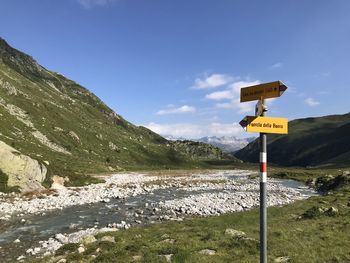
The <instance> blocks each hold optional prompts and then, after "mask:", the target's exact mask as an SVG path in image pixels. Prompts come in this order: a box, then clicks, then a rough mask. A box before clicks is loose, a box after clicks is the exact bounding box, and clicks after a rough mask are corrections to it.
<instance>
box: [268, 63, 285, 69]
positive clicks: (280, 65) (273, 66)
mask: <svg viewBox="0 0 350 263" xmlns="http://www.w3.org/2000/svg"><path fill="white" fill-rule="evenodd" d="M281 67H283V63H282V62H277V63H275V64H273V65H271V66H270V69H278V68H281Z"/></svg>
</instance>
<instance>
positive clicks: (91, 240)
mask: <svg viewBox="0 0 350 263" xmlns="http://www.w3.org/2000/svg"><path fill="white" fill-rule="evenodd" d="M95 241H96V238H95V237H94V236H93V235H87V236H84V237H82V238H81V239H80V243H82V244H84V245H88V244H91V243H94V242H95Z"/></svg>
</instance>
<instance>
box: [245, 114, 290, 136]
mask: <svg viewBox="0 0 350 263" xmlns="http://www.w3.org/2000/svg"><path fill="white" fill-rule="evenodd" d="M239 124H241V126H242V127H243V129H244V130H245V131H247V132H262V133H274V134H287V133H288V119H286V118H269V117H260V116H259V117H255V116H246V117H245V118H244V119H243V120H241V122H240V123H239Z"/></svg>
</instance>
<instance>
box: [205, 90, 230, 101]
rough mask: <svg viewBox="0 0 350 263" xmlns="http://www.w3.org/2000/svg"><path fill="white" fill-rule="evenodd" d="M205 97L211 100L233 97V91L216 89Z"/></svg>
mask: <svg viewBox="0 0 350 263" xmlns="http://www.w3.org/2000/svg"><path fill="white" fill-rule="evenodd" d="M205 98H206V99H209V100H224V99H232V92H231V91H230V90H223V91H216V92H212V93H210V94H207V95H205Z"/></svg>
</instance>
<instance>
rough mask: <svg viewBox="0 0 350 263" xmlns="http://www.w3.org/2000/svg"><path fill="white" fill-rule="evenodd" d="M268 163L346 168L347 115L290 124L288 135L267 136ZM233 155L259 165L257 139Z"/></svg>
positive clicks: (349, 149) (349, 157) (349, 151)
mask: <svg viewBox="0 0 350 263" xmlns="http://www.w3.org/2000/svg"><path fill="white" fill-rule="evenodd" d="M267 148H268V161H269V162H271V163H275V164H278V165H283V166H303V167H307V166H331V165H333V166H349V165H350V113H347V114H344V115H330V116H324V117H318V118H305V119H298V120H294V121H291V122H289V134H288V135H268V145H267ZM235 156H236V157H237V158H239V159H241V160H243V161H245V162H255V163H256V162H259V144H258V140H255V141H253V142H251V143H250V144H249V145H247V146H246V147H245V148H243V149H242V150H240V151H238V152H237V153H236V154H235Z"/></svg>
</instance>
